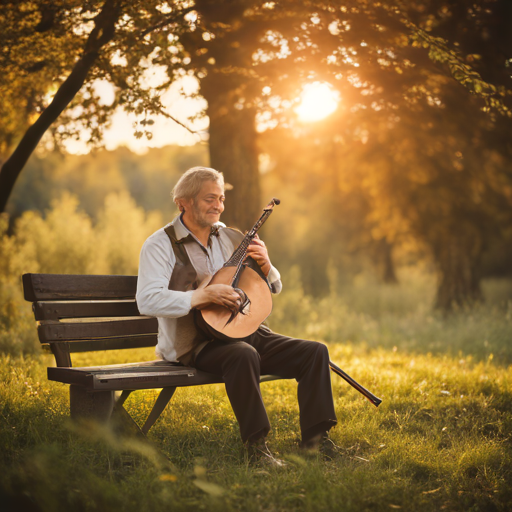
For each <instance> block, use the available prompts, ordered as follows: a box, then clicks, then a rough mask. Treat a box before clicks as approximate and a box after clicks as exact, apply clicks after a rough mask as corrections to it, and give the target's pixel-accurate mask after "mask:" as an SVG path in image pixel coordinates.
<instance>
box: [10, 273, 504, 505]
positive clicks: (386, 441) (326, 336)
mask: <svg viewBox="0 0 512 512" xmlns="http://www.w3.org/2000/svg"><path fill="white" fill-rule="evenodd" d="M414 279H416V281H414ZM422 279H423V278H421V277H418V276H416V277H414V276H412V275H410V281H409V282H414V286H412V285H411V286H404V287H386V286H382V285H380V286H377V285H375V284H374V283H373V282H371V281H368V280H367V281H364V280H362V281H361V282H359V283H357V282H356V283H355V284H354V286H353V287H352V288H351V290H348V289H347V290H345V291H341V292H340V293H338V294H336V295H334V294H333V295H332V296H331V297H328V298H326V299H322V300H321V301H313V299H311V298H310V297H307V296H305V295H304V294H303V293H302V292H301V290H300V287H298V286H295V287H293V286H291V287H289V289H288V290H285V292H283V294H282V296H280V297H278V300H276V306H275V311H274V315H273V317H272V318H271V322H270V324H271V326H272V327H273V328H274V329H275V330H278V331H282V332H287V333H291V334H295V335H302V336H309V337H312V338H314V339H318V340H321V341H322V340H323V341H326V342H327V344H328V346H329V350H330V354H331V359H332V360H333V361H335V362H336V363H337V364H339V365H340V366H341V367H342V368H343V369H344V370H345V371H347V372H348V373H349V374H350V375H351V376H352V377H354V378H355V379H356V380H357V381H359V382H360V383H361V384H363V385H364V386H366V387H367V388H368V389H370V390H371V391H372V392H374V393H375V394H376V395H377V396H380V397H381V398H382V399H383V403H382V404H381V406H380V407H379V408H378V409H377V408H375V407H374V406H373V405H372V404H370V403H369V402H368V401H366V400H365V399H364V398H362V397H361V395H360V394H359V393H357V392H356V391H355V390H354V389H352V388H351V387H350V386H348V385H347V384H346V383H345V382H344V381H342V380H341V379H339V378H338V377H337V376H336V375H334V374H333V376H332V379H333V381H332V382H333V391H334V397H335V407H336V412H337V415H338V420H339V423H338V425H337V427H336V428H335V429H333V431H332V439H333V440H334V441H335V443H336V444H337V445H338V446H339V447H340V453H339V456H337V457H336V458H335V459H334V460H330V461H325V460H323V459H322V458H319V457H311V456H305V455H304V454H303V453H301V452H300V451H299V450H298V448H297V439H298V438H299V427H298V407H297V401H296V383H295V382H294V381H276V382H271V383H265V384H263V385H262V393H263V397H264V400H265V403H266V405H267V410H268V413H269V417H270V420H271V423H272V427H273V429H272V433H271V435H270V444H271V447H272V449H273V450H274V451H276V452H277V453H278V454H279V455H280V456H281V457H283V458H284V459H286V460H287V462H288V466H287V467H286V468H284V469H281V470H262V469H258V468H253V467H251V466H249V465H248V463H247V460H246V458H245V456H244V450H243V446H242V444H241V442H240V439H239V432H238V426H237V423H236V420H235V418H234V415H233V413H232V411H231V407H230V405H229V402H228V400H227V397H226V394H225V391H224V389H223V386H222V385H211V386H202V387H194V388H181V389H179V390H178V391H177V393H176V395H175V397H174V398H173V400H172V402H171V405H170V406H169V407H168V408H167V409H166V411H165V412H164V414H163V416H162V417H161V419H160V420H159V421H158V422H157V423H156V424H155V426H154V427H153V429H152V430H151V431H150V433H149V435H148V441H147V442H143V441H140V440H136V439H133V438H123V437H120V436H119V435H118V434H115V433H113V432H111V431H109V430H108V429H106V428H104V427H101V426H98V425H92V424H76V423H71V422H70V420H69V418H68V407H69V400H68V387H67V386H65V385H63V384H59V383H54V382H49V381H47V379H46V367H47V366H49V365H53V359H52V358H51V357H50V356H48V355H25V356H23V355H10V356H9V355H7V354H4V355H2V356H0V360H1V363H0V375H1V377H0V414H1V422H0V510H9V511H10V510H41V511H45V512H46V511H61V510H62V511H68V510H71V509H74V510H78V511H82V510H83V511H93V510H99V511H103V510H105V511H111V510H126V511H138V512H139V511H146V510H147V511H150V510H151V511H160V510H162V511H164V510H166V511H167V510H177V511H180V510H195V509H199V510H213V511H216V510H223V511H224V510H226V511H231V510H233V511H236V510H240V511H246V510H247V511H295V510H301V511H302V510H303V511H323V510H343V511H361V510H394V509H397V510H421V511H438V510H448V511H451V510H453V511H494V510H498V511H500V510H503V511H505V510H510V509H512V485H511V482H512V452H511V435H512V387H511V384H512V382H511V381H512V367H511V366H510V364H511V361H512V349H511V347H510V344H511V343H510V342H511V340H512V328H511V311H512V308H511V307H510V288H511V287H510V283H509V282H503V281H500V282H498V281H496V282H487V283H486V287H487V288H486V291H487V293H488V302H487V304H485V305H481V306H477V307H475V308H473V309H471V310H469V309H465V310H461V311H458V312H456V313H455V314H454V315H452V316H450V317H445V316H443V315H440V314H438V313H433V312H432V311H431V310H430V309H429V301H430V300H431V298H432V294H433V286H432V283H431V282H430V281H429V280H428V279H425V280H423V281H422ZM349 291H350V293H349ZM34 331H35V329H34ZM153 358H154V356H153V350H152V349H140V350H127V351H118V352H116V353H115V354H112V353H93V354H78V355H76V356H75V358H74V364H75V365H76V366H82V365H90V364H108V363H112V362H123V361H126V362H129V361H137V360H148V359H153ZM156 396H157V391H156V390H148V391H140V392H137V393H133V394H132V395H131V396H130V397H129V399H128V401H127V403H126V407H127V409H128V410H129V411H130V413H131V414H132V415H133V417H134V418H135V419H136V420H137V421H138V422H139V424H140V423H142V422H143V421H144V418H145V416H146V415H147V414H148V413H149V411H150V408H151V406H152V404H153V402H154V400H155V398H156ZM2 507H3V508H2Z"/></svg>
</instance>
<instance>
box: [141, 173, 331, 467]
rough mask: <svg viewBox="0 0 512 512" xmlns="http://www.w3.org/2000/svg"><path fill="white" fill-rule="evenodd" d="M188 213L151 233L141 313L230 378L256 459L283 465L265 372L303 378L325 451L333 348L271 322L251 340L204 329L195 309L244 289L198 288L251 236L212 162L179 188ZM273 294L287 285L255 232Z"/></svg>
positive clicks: (169, 339) (230, 304) (255, 254)
mask: <svg viewBox="0 0 512 512" xmlns="http://www.w3.org/2000/svg"><path fill="white" fill-rule="evenodd" d="M173 199H174V202H175V203H176V205H177V206H178V209H179V211H180V212H181V214H180V215H179V216H178V217H176V218H175V219H174V220H173V221H172V222H171V223H170V224H169V225H167V226H166V227H165V228H162V229H160V230H158V231H157V232H156V233H154V234H153V235H151V236H150V237H149V238H148V239H147V240H146V242H145V243H144V246H143V247H142V251H141V256H140V265H139V278H138V285H137V305H138V307H139V310H140V312H141V314H143V315H150V316H156V317H157V318H158V326H159V335H158V345H157V354H159V355H160V356H161V357H163V358H164V359H166V360H169V361H176V360H177V361H179V362H181V363H183V364H184V365H190V366H193V367H195V368H197V369H199V370H203V371H206V372H209V373H212V374H215V375H218V376H220V377H222V379H223V381H224V382H225V385H226V392H227V395H228V397H229V400H230V402H231V405H232V407H233V411H234V413H235V416H236V418H237V420H238V423H239V426H240V433H241V436H242V441H243V442H244V444H245V445H246V447H247V448H248V450H249V455H250V457H251V458H253V459H258V460H261V461H262V462H265V461H266V462H267V463H269V464H271V465H276V466H279V465H282V461H279V460H278V459H276V458H275V457H273V456H272V454H271V453H270V451H269V450H268V447H267V445H266V441H265V439H266V436H267V434H268V433H269V431H270V423H269V420H268V417H267V413H266V411H265V407H264V405H263V401H262V397H261V392H260V387H259V379H260V375H261V374H271V375H278V376H280V377H283V378H295V379H297V381H298V401H299V408H300V426H301V432H302V443H301V446H302V447H303V448H305V449H312V450H317V449H319V448H320V447H321V446H322V445H324V444H325V443H327V442H328V441H327V433H328V431H329V429H330V428H331V427H333V426H334V425H335V424H336V415H335V412H334V405H333V399H332V390H331V381H330V371H329V354H328V351H327V347H326V346H325V345H323V344H320V343H317V342H314V341H305V340H298V339H292V338H289V337H287V336H283V335H280V334H276V333H274V332H272V331H271V330H270V329H268V328H267V327H266V326H263V325H262V326H260V328H259V329H258V330H257V331H256V332H255V333H254V334H252V335H251V336H249V337H248V338H246V339H244V340H239V341H234V342H226V341H222V340H218V339H212V337H211V335H207V334H205V333H203V332H201V331H199V330H198V329H197V328H196V326H195V324H194V319H193V310H194V308H198V309H200V308H202V307H204V306H207V305H209V304H212V303H213V304H220V305H222V306H225V307H226V308H229V309H235V308H237V307H238V306H239V304H240V296H239V294H238V293H237V292H236V291H235V290H234V289H233V288H232V287H231V286H228V285H222V284H215V285H210V286H207V287H198V285H199V283H201V282H202V281H203V279H205V278H207V277H208V276H211V275H213V274H214V273H215V272H216V271H218V270H219V269H220V268H221V267H222V265H223V264H224V263H225V261H227V260H228V259H229V257H230V256H231V254H232V253H233V251H234V249H236V247H237V246H238V243H239V242H240V240H241V239H242V238H243V235H242V234H241V233H240V232H238V231H236V230H233V229H230V228H226V227H225V225H224V224H222V223H221V222H219V220H220V215H221V213H222V212H223V211H224V179H223V176H222V174H221V173H220V172H218V171H216V170H214V169H209V168H205V167H194V168H192V169H189V170H188V171H187V172H186V173H185V174H184V175H183V176H182V177H181V178H180V180H179V181H178V183H177V184H176V186H175V187H174V190H173ZM248 256H250V257H252V258H253V259H254V260H255V261H256V262H257V263H258V265H259V266H260V267H261V270H262V272H263V274H264V275H265V276H266V277H267V280H268V283H269V285H270V287H271V290H272V291H273V293H279V292H280V291H281V280H280V275H279V272H278V271H277V270H276V269H275V267H274V266H273V265H272V263H271V262H270V258H269V255H268V252H267V249H266V247H265V244H264V242H263V241H262V240H260V239H259V238H256V239H254V241H253V243H252V244H251V245H250V247H249V249H248Z"/></svg>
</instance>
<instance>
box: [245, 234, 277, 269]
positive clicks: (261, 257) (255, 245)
mask: <svg viewBox="0 0 512 512" xmlns="http://www.w3.org/2000/svg"><path fill="white" fill-rule="evenodd" d="M247 256H250V257H251V258H252V259H254V260H255V261H256V263H257V264H258V265H259V266H260V267H261V271H262V272H263V274H265V276H268V274H269V272H270V269H271V268H272V263H270V258H269V256H268V251H267V248H266V247H265V242H264V241H263V240H261V238H259V236H258V235H256V237H255V238H253V239H252V242H251V245H249V247H248V248H247Z"/></svg>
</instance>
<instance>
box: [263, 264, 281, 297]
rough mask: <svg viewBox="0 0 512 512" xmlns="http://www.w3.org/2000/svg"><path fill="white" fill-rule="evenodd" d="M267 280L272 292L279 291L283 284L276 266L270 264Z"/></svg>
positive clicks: (276, 292)
mask: <svg viewBox="0 0 512 512" xmlns="http://www.w3.org/2000/svg"><path fill="white" fill-rule="evenodd" d="M267 280H268V282H269V283H270V288H271V290H272V293H275V294H278V293H281V290H282V289H283V284H282V283H281V274H280V273H279V270H277V268H276V267H274V265H272V266H271V268H270V272H269V273H268V276H267Z"/></svg>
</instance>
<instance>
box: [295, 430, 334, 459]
mask: <svg viewBox="0 0 512 512" xmlns="http://www.w3.org/2000/svg"><path fill="white" fill-rule="evenodd" d="M300 448H301V450H303V451H304V452H306V453H308V454H312V455H315V454H322V455H323V456H324V458H325V459H327V460H332V459H334V458H335V457H336V456H337V455H339V453H340V447H339V446H337V445H336V444H335V443H334V442H333V441H332V440H331V439H329V434H327V432H323V433H321V434H317V435H316V436H314V437H312V438H311V439H309V440H307V441H302V442H301V443H300Z"/></svg>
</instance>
